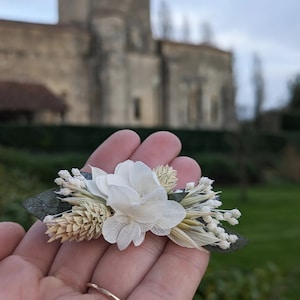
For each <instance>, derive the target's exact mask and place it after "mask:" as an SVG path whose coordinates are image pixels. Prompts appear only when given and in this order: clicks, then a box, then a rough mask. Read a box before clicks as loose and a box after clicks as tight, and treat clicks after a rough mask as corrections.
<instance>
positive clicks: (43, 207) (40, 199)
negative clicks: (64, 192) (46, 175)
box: [23, 189, 72, 220]
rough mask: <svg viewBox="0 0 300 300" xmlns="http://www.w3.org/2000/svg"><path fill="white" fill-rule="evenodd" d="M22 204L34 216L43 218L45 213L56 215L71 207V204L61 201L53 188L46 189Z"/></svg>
mask: <svg viewBox="0 0 300 300" xmlns="http://www.w3.org/2000/svg"><path fill="white" fill-rule="evenodd" d="M23 206H24V207H25V208H26V209H27V210H28V211H29V212H30V213H31V214H32V215H34V216H35V217H37V218H38V219H40V220H43V219H44V218H45V216H47V215H56V214H59V213H62V212H64V211H67V210H69V209H71V207H72V205H71V204H69V203H67V202H63V201H61V200H60V199H59V198H58V197H57V194H56V193H55V189H50V190H46V191H44V192H42V193H40V194H38V195H36V196H33V197H30V198H28V199H27V200H25V201H24V202H23Z"/></svg>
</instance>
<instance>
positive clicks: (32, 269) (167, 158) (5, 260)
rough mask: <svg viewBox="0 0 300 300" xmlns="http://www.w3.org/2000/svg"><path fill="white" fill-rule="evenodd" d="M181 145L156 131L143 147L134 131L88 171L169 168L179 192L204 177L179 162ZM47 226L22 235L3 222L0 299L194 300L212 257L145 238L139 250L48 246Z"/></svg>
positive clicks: (95, 243) (110, 144)
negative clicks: (129, 163) (130, 165)
mask: <svg viewBox="0 0 300 300" xmlns="http://www.w3.org/2000/svg"><path fill="white" fill-rule="evenodd" d="M180 150H181V143H180V141H179V140H178V138H177V137H176V136H174V135H173V134H171V133H169V132H157V133H154V134H152V135H150V136H149V137H148V138H147V139H146V140H145V141H144V142H143V143H141V142H140V138H139V136H138V135H137V134H136V133H135V132H133V131H130V130H121V131H118V132H116V133H115V134H113V135H112V136H110V137H109V138H108V139H107V140H106V141H105V142H104V143H102V144H101V145H100V146H99V147H98V148H97V149H96V150H95V152H94V153H93V154H92V155H91V156H90V157H89V159H88V160H87V162H86V164H85V166H84V167H83V168H82V170H83V171H85V172H89V171H90V169H89V166H88V165H92V166H96V167H99V168H101V169H103V170H105V171H107V172H112V171H113V170H114V168H115V166H116V165H117V164H118V163H120V162H121V161H124V160H126V159H131V160H134V161H137V160H140V161H143V162H144V163H146V164H147V165H148V166H149V167H151V168H153V167H155V166H157V165H162V164H170V165H171V166H172V167H173V168H174V169H176V170H177V173H178V178H179V180H178V187H183V186H184V184H185V183H186V182H189V181H197V180H198V179H199V177H200V168H199V166H198V164H197V163H196V162H195V161H194V160H192V159H191V158H188V157H178V154H179V152H180ZM45 230H46V228H45V225H44V224H43V223H42V222H40V221H37V222H36V223H35V224H34V225H33V226H32V227H31V228H30V229H29V231H28V232H27V233H26V234H25V232H24V230H23V229H22V228H21V226H20V225H18V224H15V223H7V222H3V223H0V299H9V300H15V299H16V300H17V299H20V300H23V299H30V300H38V299H42V300H54V299H59V300H65V299H70V300H76V299H78V300H79V299H80V300H93V299H98V300H100V299H103V300H104V299H108V298H107V296H105V295H103V294H101V293H99V292H97V291H96V290H95V289H92V288H90V289H88V288H87V283H88V282H94V283H96V284H97V285H99V286H101V287H103V288H105V289H107V290H109V291H110V292H112V293H114V294H115V295H116V296H118V297H119V298H120V299H122V300H123V299H130V300H140V299H143V300H150V299H151V300H158V299H164V300H168V299H172V300H177V299H178V300H183V299H192V298H193V295H194V293H195V291H196V289H197V286H198V284H199V282H200V280H201V278H202V276H203V274H204V272H205V270H206V267H207V263H208V260H209V254H208V253H207V252H206V251H199V250H196V249H187V248H183V247H180V246H178V245H175V244H174V243H173V242H171V241H169V240H168V239H167V238H164V237H158V236H154V235H152V234H151V233H148V234H147V236H146V239H145V241H144V242H143V244H142V245H141V246H139V247H135V246H133V245H130V246H129V247H128V248H127V249H126V250H124V251H119V250H118V248H117V247H116V245H110V244H108V243H107V242H106V241H105V240H104V239H102V238H99V239H97V240H92V241H89V242H79V243H77V242H65V243H63V244H61V243H60V242H52V243H47V239H48V237H47V236H46V235H45Z"/></svg>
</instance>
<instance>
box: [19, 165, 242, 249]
mask: <svg viewBox="0 0 300 300" xmlns="http://www.w3.org/2000/svg"><path fill="white" fill-rule="evenodd" d="M58 175H59V177H58V178H56V179H55V183H56V184H57V185H58V186H59V189H58V190H54V189H52V190H48V191H45V192H43V193H41V194H39V195H37V196H35V197H32V198H29V199H27V200H26V201H25V202H24V206H25V208H26V209H27V210H28V211H29V212H30V213H32V214H33V215H35V216H36V217H38V218H39V219H41V220H43V222H44V223H45V224H46V226H47V231H46V233H47V234H48V235H49V237H50V239H49V242H51V241H54V240H57V239H59V240H61V242H64V241H73V240H75V241H82V240H91V239H97V238H99V237H100V236H101V235H102V236H103V238H104V239H105V240H106V241H107V242H109V243H116V244H117V246H118V248H119V249H120V250H124V249H126V248H127V247H128V246H129V245H130V244H131V243H133V244H134V245H135V246H139V245H140V244H142V243H143V241H144V239H145V234H146V233H147V232H148V231H151V232H152V233H153V234H155V235H158V236H168V237H169V238H170V239H171V240H172V241H173V242H175V243H176V244H178V245H180V246H183V247H188V248H197V249H202V248H203V247H204V248H206V249H209V250H217V251H221V252H228V251H232V250H235V249H238V248H241V247H242V246H244V245H245V243H246V239H245V238H243V237H242V236H240V235H238V234H235V233H230V232H229V231H228V230H226V229H225V228H224V227H223V226H222V224H223V223H224V222H227V223H229V224H230V225H236V224H238V218H239V217H240V216H241V213H240V211H239V210H238V209H232V210H221V209H219V207H220V206H221V205H222V202H221V201H220V197H219V193H218V192H214V191H213V189H212V183H213V181H212V180H210V179H209V178H207V177H201V178H200V180H199V182H198V183H197V184H195V183H187V184H186V187H185V189H181V190H176V189H175V187H176V182H177V172H176V170H174V169H173V168H172V167H170V166H168V165H166V166H159V167H157V168H155V169H153V170H152V169H151V168H149V167H148V166H147V165H145V164H144V163H143V162H140V161H137V162H133V161H131V160H127V161H124V162H122V163H120V164H119V165H118V166H117V167H116V169H115V171H114V173H113V174H107V173H106V172H104V171H103V170H101V169H99V168H96V167H91V174H90V173H81V172H80V171H79V170H78V169H72V171H71V173H70V172H69V171H67V170H61V171H59V172H58Z"/></svg>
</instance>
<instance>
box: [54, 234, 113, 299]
mask: <svg viewBox="0 0 300 300" xmlns="http://www.w3.org/2000/svg"><path fill="white" fill-rule="evenodd" d="M108 247H109V245H108V243H107V242H105V241H104V240H103V238H99V239H97V240H91V241H82V242H79V243H78V242H65V243H63V245H62V246H61V248H60V250H59V252H58V253H57V255H56V257H55V260H54V262H53V264H52V266H51V269H50V270H49V275H50V276H54V277H55V278H58V279H61V280H62V281H63V282H64V283H65V284H66V285H68V286H71V287H73V290H75V291H77V292H81V293H83V292H85V291H86V289H87V288H86V284H87V282H89V281H90V278H91V277H92V274H93V272H94V269H95V266H96V265H97V262H98V260H99V259H100V258H101V256H102V255H103V253H104V252H105V251H106V249H107V248H108Z"/></svg>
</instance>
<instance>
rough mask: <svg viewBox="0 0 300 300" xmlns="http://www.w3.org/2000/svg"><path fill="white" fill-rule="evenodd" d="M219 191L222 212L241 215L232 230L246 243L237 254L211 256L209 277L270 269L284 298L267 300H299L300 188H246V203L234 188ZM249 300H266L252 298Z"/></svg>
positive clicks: (289, 186)
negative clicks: (234, 211) (222, 272)
mask: <svg viewBox="0 0 300 300" xmlns="http://www.w3.org/2000/svg"><path fill="white" fill-rule="evenodd" d="M220 190H222V201H223V207H224V208H231V207H238V208H239V209H240V210H241V211H242V217H241V218H240V224H239V225H238V226H236V227H233V229H235V230H236V231H238V232H239V233H241V234H243V235H244V236H245V237H247V238H248V240H249V242H248V244H247V246H246V247H245V248H243V249H241V250H239V251H237V252H233V253H230V254H216V253H214V254H212V258H211V263H210V265H209V268H208V273H207V274H208V277H209V275H210V274H211V275H213V274H214V273H215V272H218V271H219V270H225V271H226V270H230V269H235V268H237V269H242V270H245V271H246V272H248V273H249V274H251V273H252V274H254V273H255V272H257V270H258V269H260V270H264V269H268V268H272V267H273V268H276V269H277V270H278V272H280V276H281V277H282V278H281V282H280V284H281V289H283V296H281V297H279V298H270V299H280V300H281V299H295V300H296V299H299V298H298V297H299V294H300V288H299V285H298V281H299V280H300V256H299V250H300V239H299V238H300V226H299V221H300V217H299V211H300V185H291V184H290V185H289V184H284V185H274V186H270V185H269V186H255V187H249V188H248V191H247V196H248V197H247V200H246V201H243V200H241V199H240V191H239V189H238V188H237V187H231V188H228V187H224V188H222V189H221V188H220ZM273 272H275V271H273ZM276 272H277V271H276ZM228 276H230V273H228ZM270 276H271V275H270ZM270 276H269V278H268V280H274V281H276V280H277V279H275V278H273V277H274V274H273V275H272V276H273V277H272V278H270ZM228 280H230V279H228ZM204 284H205V280H204ZM274 288H275V286H274ZM200 289H201V286H200ZM205 299H208V298H205ZM222 299H223V298H222ZM224 299H225V298H224ZM226 299H227V298H226ZM237 299H238V298H237ZM245 299H246V298H245ZM247 299H248V298H247ZM249 299H265V298H259V297H257V298H255V297H254V296H253V298H249ZM268 299H269V298H268Z"/></svg>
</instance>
